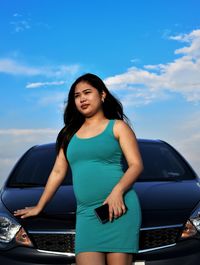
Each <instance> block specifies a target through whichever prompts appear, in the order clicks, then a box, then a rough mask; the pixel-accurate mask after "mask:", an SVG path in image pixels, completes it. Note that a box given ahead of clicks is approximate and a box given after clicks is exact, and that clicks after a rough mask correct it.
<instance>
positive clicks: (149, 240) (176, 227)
mask: <svg viewBox="0 0 200 265" xmlns="http://www.w3.org/2000/svg"><path fill="white" fill-rule="evenodd" d="M182 227H183V224H175V225H165V226H153V227H145V228H140V231H141V235H142V238H143V239H145V241H143V242H147V243H144V244H145V245H144V248H142V245H143V243H142V245H140V248H139V250H138V252H139V253H148V252H150V251H156V250H160V249H164V248H170V247H174V246H176V242H175V239H176V238H177V236H178V234H179V232H178V231H181V228H182ZM173 228H174V232H170V231H162V229H163V230H165V229H166V230H167V229H169V230H172V231H173ZM159 230H161V237H162V235H163V236H164V239H163V245H162V239H161V240H160V239H159V238H157V236H156V233H158V236H159V235H160V234H159ZM28 232H29V233H30V234H32V235H33V237H34V236H39V235H41V236H45V234H46V235H47V236H48V235H49V236H51V235H52V236H53V235H55V236H56V235H57V236H59V235H60V236H61V238H63V237H62V236H65V235H66V236H67V235H68V236H69V240H70V241H69V242H70V243H69V244H70V245H69V249H68V252H63V251H60V252H58V251H57V249H56V248H55V249H41V248H40V247H39V246H38V248H37V251H39V252H43V253H50V254H56V255H64V256H69V257H74V256H75V253H74V247H72V244H73V245H74V239H73V238H74V236H75V233H76V232H75V229H70V230H59V231H58V230H51V231H49V230H42V231H40V230H34V231H33V230H29V231H28ZM148 232H149V233H148ZM154 232H155V233H154ZM152 233H153V234H152ZM162 233H164V234H162ZM165 233H167V234H166V238H165ZM171 233H172V234H171ZM70 235H71V236H70ZM152 235H153V236H152ZM168 235H169V236H170V237H171V239H172V240H171V239H170V240H168V238H167V236H168ZM41 240H42V239H41ZM146 240H147V241H146ZM159 240H160V241H161V243H159ZM154 241H155V242H154ZM170 241H171V242H170ZM167 243H168V244H167ZM156 244H157V245H158V246H156ZM164 244H165V245H164ZM145 246H146V248H145ZM148 247H149V248H148ZM70 248H71V249H70ZM70 250H71V251H70Z"/></svg>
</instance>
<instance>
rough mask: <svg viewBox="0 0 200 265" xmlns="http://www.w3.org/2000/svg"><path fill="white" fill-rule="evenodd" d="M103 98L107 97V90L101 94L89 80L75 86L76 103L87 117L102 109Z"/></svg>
mask: <svg viewBox="0 0 200 265" xmlns="http://www.w3.org/2000/svg"><path fill="white" fill-rule="evenodd" d="M103 98H105V92H102V93H101V94H100V93H99V91H98V90H97V89H96V88H95V87H93V86H91V85H90V84H89V83H87V82H80V83H78V84H77V85H76V87H75V91H74V100H75V105H76V108H77V109H78V111H79V112H80V113H81V114H83V115H84V116H85V117H90V116H93V115H94V114H96V113H97V112H98V111H102V99H103Z"/></svg>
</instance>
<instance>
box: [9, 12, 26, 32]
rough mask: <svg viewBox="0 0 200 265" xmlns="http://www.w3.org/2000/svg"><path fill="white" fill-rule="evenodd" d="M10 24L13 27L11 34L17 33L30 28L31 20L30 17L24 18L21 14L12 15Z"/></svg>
mask: <svg viewBox="0 0 200 265" xmlns="http://www.w3.org/2000/svg"><path fill="white" fill-rule="evenodd" d="M10 24H11V25H12V27H13V32H15V33H19V32H23V31H25V30H29V29H30V28H31V19H30V17H27V18H24V16H23V15H22V14H19V13H14V14H13V19H12V21H10Z"/></svg>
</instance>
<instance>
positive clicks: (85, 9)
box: [0, 0, 200, 184]
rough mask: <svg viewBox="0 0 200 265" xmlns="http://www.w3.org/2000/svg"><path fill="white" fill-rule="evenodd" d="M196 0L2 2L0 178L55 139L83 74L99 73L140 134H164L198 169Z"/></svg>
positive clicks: (199, 22) (199, 19) (199, 5)
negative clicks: (33, 150) (66, 105)
mask: <svg viewBox="0 0 200 265" xmlns="http://www.w3.org/2000/svg"><path fill="white" fill-rule="evenodd" d="M199 10H200V2H199V1H198V0H182V1H181V0H176V1H172V0H169V1H164V0H163V1H161V0H152V1H148V0H140V1H139V0H138V1H134V0H132V1H131V0H127V1H122V0H115V1H114V0H113V1H111V0H107V1H106V0H101V1H100V0H96V1H95V0H93V1H92V0H91V1H89V0H87V1H84V0H82V1H81V0H57V1H55V0H51V1H50V0H48V1H47V0H43V1H38V0H28V1H27V0H26V1H25V0H12V1H11V0H1V1H0V34H1V41H0V90H1V104H0V184H1V182H2V181H3V180H4V179H5V177H6V176H7V174H8V172H9V171H10V170H11V168H12V166H13V165H14V163H15V162H16V161H17V160H18V158H19V157H20V156H21V155H22V154H23V152H24V151H25V150H27V149H28V148H29V147H31V146H32V145H35V144H38V143H46V142H52V141H55V139H56V136H57V133H58V132H59V130H60V129H61V128H62V126H63V120H62V114H63V108H64V101H65V99H66V97H67V92H68V89H69V87H70V85H71V83H72V82H73V81H74V80H75V79H76V78H77V77H78V76H79V75H81V74H84V73H86V72H91V73H95V74H97V75H99V76H100V77H101V78H102V79H103V80H104V81H105V83H106V84H107V86H108V88H109V89H110V90H111V92H112V93H113V94H114V95H115V96H116V97H118V98H119V99H120V100H121V101H122V103H123V105H124V110H125V113H126V114H127V116H128V117H129V118H130V120H131V122H132V125H133V128H134V130H135V133H136V136H137V137H138V138H154V139H162V140H165V141H167V142H169V143H170V144H172V145H173V146H174V147H175V148H176V149H177V150H178V151H180V152H181V153H182V154H183V155H184V156H185V157H186V158H187V159H188V161H189V162H190V164H191V165H192V166H193V167H194V169H195V170H196V171H197V173H198V174H200V166H199V157H200V151H199V146H200V131H199V128H200V105H199V101H200V16H199Z"/></svg>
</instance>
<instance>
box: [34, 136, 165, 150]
mask: <svg viewBox="0 0 200 265" xmlns="http://www.w3.org/2000/svg"><path fill="white" fill-rule="evenodd" d="M137 140H138V142H140V143H141V142H142V143H163V142H164V141H162V140H160V139H145V138H137ZM55 145H56V143H55V142H51V143H46V144H38V145H35V146H32V148H33V149H49V148H50V149H51V148H54V147H55ZM32 148H31V149H32Z"/></svg>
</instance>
